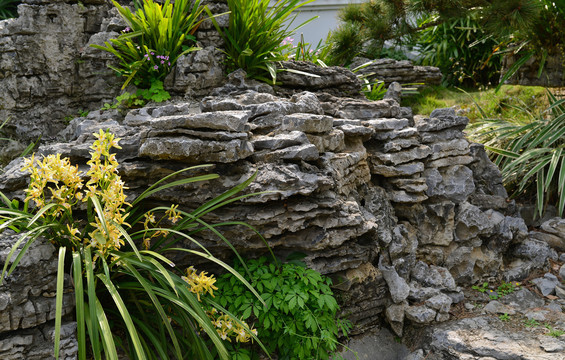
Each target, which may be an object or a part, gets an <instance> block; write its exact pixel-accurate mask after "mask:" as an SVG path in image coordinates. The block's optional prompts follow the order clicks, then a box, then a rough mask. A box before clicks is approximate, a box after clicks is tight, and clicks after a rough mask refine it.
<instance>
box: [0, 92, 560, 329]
mask: <svg viewBox="0 0 565 360" xmlns="http://www.w3.org/2000/svg"><path fill="white" fill-rule="evenodd" d="M218 93H222V91H221V90H219V91H218ZM116 119H117V120H116ZM116 119H114V118H113V116H112V113H111V112H109V113H105V114H104V113H100V112H91V114H89V115H88V116H87V117H86V118H77V119H75V120H73V121H72V122H71V124H70V125H69V126H68V127H67V129H65V131H63V132H62V133H61V134H60V137H61V140H62V141H61V142H58V143H51V144H47V145H43V146H41V147H40V148H39V150H38V153H39V154H44V155H45V154H49V153H61V154H62V156H68V157H70V158H71V159H72V161H73V162H76V163H79V164H85V163H86V161H87V159H88V158H89V148H88V147H89V146H90V143H91V142H92V141H93V136H92V133H94V132H96V131H97V130H98V129H104V130H109V131H111V132H113V133H115V134H116V135H117V136H118V137H120V138H121V141H120V144H121V146H122V150H118V151H117V157H118V160H119V161H120V164H121V166H120V169H119V171H120V175H121V176H122V177H123V179H124V180H125V181H126V183H127V185H128V187H129V190H128V192H129V193H130V194H132V195H135V194H139V193H140V192H141V191H143V190H144V189H145V188H146V187H147V186H148V185H149V184H150V183H153V182H155V181H157V180H159V179H160V178H161V177H163V176H164V175H166V174H169V173H171V172H172V171H174V170H178V169H180V168H182V167H185V166H189V165H195V164H202V163H212V164H214V166H213V168H212V169H210V170H209V171H213V172H216V173H218V174H220V175H221V177H220V178H219V179H218V180H214V181H210V182H207V183H204V184H197V185H192V186H188V185H187V186H184V187H182V188H176V189H170V190H167V191H163V192H160V193H156V194H154V195H153V196H152V199H151V200H152V201H153V202H156V203H159V202H163V203H170V202H173V203H178V204H180V206H181V207H184V208H186V209H191V208H195V207H196V206H198V205H199V204H201V203H203V202H204V201H206V200H208V199H210V198H212V197H213V196H216V195H218V194H220V193H221V192H223V191H225V190H228V189H230V188H231V187H233V186H234V185H235V184H238V183H240V182H242V181H243V180H245V179H247V178H249V177H250V176H251V175H253V174H254V173H257V178H256V179H255V181H254V182H253V183H252V184H251V185H250V186H249V187H248V189H246V191H247V192H249V193H250V192H259V191H271V192H270V193H264V194H261V195H256V196H253V197H250V198H247V199H245V200H244V201H242V202H240V203H237V204H234V205H233V206H230V207H228V208H223V209H219V210H218V211H216V212H215V213H214V215H213V216H212V217H211V218H210V219H209V220H210V221H232V220H244V221H246V222H248V223H249V224H251V225H253V226H254V227H256V228H257V229H258V230H259V231H260V233H261V234H262V235H263V236H264V237H265V239H266V240H267V241H268V243H269V245H270V246H271V247H272V248H273V249H274V251H275V252H276V253H278V254H279V255H282V256H284V255H285V254H289V253H291V252H296V251H298V252H302V253H304V254H306V255H307V256H306V258H305V261H306V262H307V264H308V265H309V266H311V267H313V268H314V269H317V270H319V271H320V272H322V273H324V274H327V275H330V276H332V277H333V278H334V279H336V284H338V285H337V287H338V288H339V289H340V290H341V291H340V296H341V299H342V303H343V311H344V313H346V314H348V318H349V319H350V320H351V321H352V322H353V323H354V324H355V325H356V328H355V330H354V333H361V332H363V331H365V330H366V329H369V328H371V327H373V326H374V325H375V324H377V323H378V322H379V321H380V319H381V318H385V319H386V321H387V322H388V323H389V324H390V326H391V328H392V329H393V331H395V332H396V333H397V334H398V335H401V334H402V333H403V329H404V326H405V324H406V323H407V322H408V323H410V324H414V325H429V324H431V323H436V322H443V321H445V320H448V319H449V317H450V316H449V311H450V308H451V307H452V305H454V304H457V303H458V302H460V301H461V300H462V299H463V293H462V291H461V288H460V286H461V285H468V284H471V283H473V282H475V281H477V280H479V279H483V278H486V277H489V276H497V275H500V274H501V273H502V270H503V269H505V266H504V263H503V262H504V260H505V259H506V256H507V255H509V254H513V255H516V256H520V261H521V264H522V265H521V268H523V267H524V266H527V267H529V268H530V269H533V268H535V267H540V266H543V264H544V262H545V260H546V258H547V257H550V256H553V255H554V254H553V253H552V250H551V249H550V247H549V246H548V245H547V243H543V242H537V243H536V246H534V247H532V246H529V245H527V244H528V241H530V242H531V241H534V240H531V239H529V240H527V235H528V232H527V229H526V227H525V224H524V223H523V221H522V220H521V219H520V218H517V217H513V216H512V207H511V206H509V205H508V203H507V202H506V201H505V200H506V193H505V192H504V190H503V188H500V187H498V186H497V185H496V184H497V183H500V181H499V179H500V175H499V173H498V172H497V170H496V168H494V167H492V166H491V165H490V163H489V162H488V158H487V157H486V156H485V155H484V150H483V149H482V148H481V147H480V146H478V145H471V144H470V143H469V142H468V141H467V140H466V139H465V138H464V134H463V132H462V130H463V129H464V127H465V125H466V124H467V121H468V120H467V119H466V118H464V117H461V116H458V115H457V114H456V113H455V112H454V111H453V110H452V109H440V110H436V111H434V112H433V113H432V114H431V116H430V117H429V118H423V117H416V118H415V119H414V118H413V117H412V115H411V111H410V109H407V108H402V107H400V106H399V105H398V103H397V102H396V101H394V100H392V99H388V100H382V101H377V102H371V101H365V100H361V99H350V98H338V97H335V96H333V95H329V94H319V95H316V94H313V93H309V92H302V93H299V94H295V95H294V96H292V97H291V98H290V99H288V98H281V97H277V96H275V95H273V94H272V93H260V92H256V91H253V90H246V91H238V92H236V93H232V94H231V95H218V96H212V97H207V98H205V99H203V100H202V101H201V102H199V107H195V106H194V103H183V102H179V103H174V104H173V103H171V104H168V105H157V106H146V107H144V108H141V109H136V110H132V111H130V112H129V113H128V114H127V115H126V116H125V118H124V119H123V120H119V118H118V117H116ZM21 164H22V162H21V160H15V161H13V162H12V163H11V164H10V165H8V166H7V167H6V168H5V172H4V173H3V174H2V175H0V191H2V192H4V193H6V194H8V195H9V196H10V197H16V198H18V197H19V198H21V197H22V196H23V194H22V190H23V188H25V186H26V182H27V175H26V174H25V173H23V172H21V171H20V170H19V169H20V168H21ZM200 171H203V170H200ZM488 171H494V172H495V174H486V173H487V172H488ZM489 177H492V178H495V179H497V182H495V183H489V184H482V183H481V181H482V179H484V178H489ZM479 195H480V196H479ZM477 199H478V200H477ZM489 199H491V200H489ZM491 204H498V205H497V206H498V207H496V208H493V206H490V205H491ZM224 234H225V235H226V237H227V238H228V239H229V240H230V241H231V242H232V244H233V245H234V246H235V247H236V248H237V249H238V250H239V251H240V252H241V253H243V254H245V255H248V256H258V255H260V254H263V253H265V246H264V244H263V243H262V241H261V240H260V239H259V238H258V237H257V236H256V234H255V233H253V232H251V231H248V229H246V228H240V227H229V228H226V229H224ZM201 241H202V243H203V244H204V245H205V246H206V247H207V248H208V249H209V250H210V251H212V253H214V254H215V255H217V256H220V257H223V258H227V259H229V258H231V257H232V256H233V254H232V253H231V252H230V251H229V250H228V249H227V248H226V247H225V245H223V243H221V242H219V241H214V240H210V239H208V238H206V239H201ZM185 246H191V245H190V244H185ZM518 249H522V250H520V251H518ZM540 249H541V250H544V251H540ZM530 250H533V251H534V253H532V251H530ZM187 261H188V260H187V259H183V258H177V259H175V262H176V263H177V264H182V263H183V262H187ZM524 264H525V265H524ZM385 310H386V311H385Z"/></svg>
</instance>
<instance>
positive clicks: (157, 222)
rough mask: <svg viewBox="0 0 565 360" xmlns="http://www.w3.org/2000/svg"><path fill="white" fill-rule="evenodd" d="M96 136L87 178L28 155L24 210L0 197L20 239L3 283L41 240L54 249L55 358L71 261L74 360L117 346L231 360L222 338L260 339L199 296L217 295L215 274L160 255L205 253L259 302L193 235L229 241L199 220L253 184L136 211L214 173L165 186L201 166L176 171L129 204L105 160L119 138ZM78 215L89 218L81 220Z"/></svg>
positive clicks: (61, 163) (0, 222)
mask: <svg viewBox="0 0 565 360" xmlns="http://www.w3.org/2000/svg"><path fill="white" fill-rule="evenodd" d="M95 136H96V138H97V139H96V141H95V142H94V144H93V145H92V146H91V149H92V150H93V151H92V152H91V160H90V161H89V162H88V163H87V164H88V165H90V170H88V171H87V173H86V174H82V173H81V171H79V169H78V166H72V165H71V164H70V160H69V159H68V158H61V156H60V154H57V155H48V156H46V157H44V158H43V159H41V160H39V159H35V158H34V157H33V156H32V157H31V158H30V159H26V160H25V167H24V170H27V171H29V172H30V185H29V188H28V189H27V190H26V193H27V198H26V200H25V203H24V204H23V206H20V204H19V203H18V201H16V200H13V201H10V200H9V199H8V198H6V196H4V195H3V194H1V193H0V199H1V203H3V204H2V205H1V206H0V232H1V231H3V230H5V229H8V228H9V229H12V230H14V231H16V232H21V236H20V238H19V240H18V241H17V242H16V243H15V244H14V245H13V247H12V249H11V251H10V252H9V254H8V255H7V257H6V261H5V264H4V266H3V270H2V275H1V277H0V281H1V280H2V279H3V278H4V276H5V275H9V274H10V273H12V272H13V271H14V269H15V267H16V266H17V265H18V263H19V262H20V260H21V259H22V256H24V255H25V253H26V250H27V249H28V248H29V246H30V245H31V244H32V243H33V242H34V241H36V240H37V239H38V238H39V237H40V236H45V237H46V238H48V239H49V240H50V241H51V242H52V243H53V244H54V245H55V246H57V247H58V253H59V260H58V273H57V292H56V294H57V295H56V310H55V347H54V356H55V358H58V354H59V341H60V328H61V314H62V302H63V283H64V278H65V269H66V268H68V265H69V264H68V262H70V263H71V270H70V272H71V276H72V279H73V285H74V289H75V302H76V320H77V339H78V357H79V359H80V360H85V359H86V358H87V354H90V355H88V356H89V358H91V357H92V358H94V359H97V360H98V359H102V358H106V359H112V360H114V359H117V358H118V355H117V353H118V349H121V350H122V351H125V352H126V353H127V354H128V356H129V358H135V359H169V358H176V359H186V358H189V359H217V358H221V359H228V358H229V357H228V352H227V350H226V348H225V345H224V339H228V337H229V336H233V337H234V341H235V342H247V341H249V340H250V339H251V338H254V339H257V338H256V337H255V333H256V332H255V331H254V330H253V329H251V328H249V327H248V326H247V324H245V323H244V322H243V321H240V320H238V319H237V318H235V317H234V316H233V315H231V314H229V313H227V312H225V311H222V310H221V309H217V308H216V307H215V306H214V305H215V303H213V302H212V301H211V300H210V299H209V298H207V297H206V296H205V294H211V295H213V291H214V290H216V287H215V286H214V282H215V279H214V278H213V277H211V276H207V275H206V273H200V274H197V273H196V271H195V270H194V269H193V268H192V267H190V268H189V269H187V270H186V272H185V271H181V270H179V269H177V268H176V266H175V264H174V263H173V262H172V261H171V260H169V259H168V258H167V257H166V252H172V251H175V252H183V253H185V254H192V255H196V256H201V257H203V258H205V259H207V260H210V261H212V262H214V263H216V264H218V265H220V266H223V267H224V268H225V269H226V270H228V271H230V272H231V274H233V275H234V278H236V279H239V280H240V281H241V283H242V284H244V286H246V287H247V288H248V289H249V290H250V291H251V292H252V293H254V294H255V295H256V296H258V294H257V293H256V292H255V290H253V288H252V287H251V286H250V285H249V283H248V282H246V281H245V280H244V279H243V278H242V277H241V275H240V274H239V273H237V272H236V271H235V270H233V269H232V268H231V267H229V266H228V265H226V264H224V263H223V262H221V261H220V260H218V259H216V258H215V257H213V256H212V255H211V254H210V253H209V252H208V251H207V250H206V249H205V248H204V247H202V246H201V245H200V244H199V243H198V242H197V241H196V240H195V238H194V235H195V234H196V233H199V232H200V231H202V230H204V229H208V230H211V231H212V232H213V233H215V234H216V235H217V236H218V237H219V238H220V239H221V240H223V241H225V242H227V239H225V238H224V237H223V236H222V235H221V233H219V232H218V230H217V229H216V225H211V224H207V223H206V222H204V221H203V220H202V217H203V216H204V215H206V214H207V213H209V212H210V211H212V210H213V209H216V208H218V207H221V206H223V205H225V204H227V203H230V202H232V201H235V200H237V199H238V198H235V199H234V198H233V195H235V194H236V193H237V192H239V191H241V190H242V189H243V188H244V187H245V186H247V184H249V182H250V181H251V180H252V179H253V178H251V179H249V180H248V181H246V182H244V183H242V184H240V185H238V186H236V187H234V188H233V189H231V190H229V191H227V192H226V193H224V194H222V195H221V196H219V197H217V198H215V199H213V200H211V201H209V202H207V203H205V204H203V205H202V206H200V207H199V208H198V209H196V210H195V211H193V212H191V213H187V212H184V211H181V210H179V209H178V208H177V205H171V206H170V207H156V208H153V209H151V210H149V211H141V208H140V201H142V200H143V199H145V198H147V197H148V196H151V195H152V194H154V193H155V192H157V191H160V190H163V189H167V188H169V187H171V186H175V185H182V184H188V183H192V182H196V181H204V180H209V179H214V178H217V177H218V176H217V175H215V174H206V175H199V176H194V177H189V178H184V179H180V180H175V181H172V182H170V181H171V180H173V179H175V178H176V177H178V176H179V175H180V174H182V173H183V172H185V171H187V170H191V169H196V168H202V166H200V167H194V168H189V169H184V170H180V171H177V172H175V173H172V174H170V175H168V176H166V177H165V178H163V179H162V180H160V181H158V182H157V183H155V184H154V185H152V186H151V187H150V188H149V189H148V190H146V191H145V192H143V193H142V194H141V195H140V196H139V197H137V198H136V199H135V200H133V201H131V204H129V203H128V202H126V196H125V192H124V190H125V189H126V187H125V184H124V182H123V181H122V180H121V178H120V176H119V175H118V172H117V167H118V163H117V161H116V155H115V154H113V153H110V150H111V148H113V147H115V148H119V146H118V140H119V139H116V138H115V137H114V135H112V134H110V133H108V132H106V133H104V132H103V131H102V130H100V132H99V133H98V134H95ZM85 175H86V176H85ZM85 181H86V182H85ZM164 182H168V183H164ZM84 209H86V215H85V216H78V214H81V212H83V211H84ZM224 225H225V224H224ZM228 225H230V224H228ZM179 239H185V240H189V241H192V242H193V243H195V244H196V245H197V246H198V247H199V248H200V249H201V250H199V251H195V250H188V249H180V248H174V244H175V243H176V242H177V241H178V240H179ZM140 244H141V249H138V245H140ZM18 249H21V251H19V253H17V250H18ZM67 254H68V256H67ZM238 256H239V255H238ZM226 321H230V323H231V324H232V326H231V327H230V329H232V330H233V331H231V332H223V333H221V332H220V330H221V329H223V328H222V324H223V322H226ZM218 324H219V325H220V326H218ZM219 329H220V330H219ZM235 331H237V333H236V332H235ZM87 334H88V336H87ZM87 339H88V344H87ZM124 339H125V340H124ZM87 347H88V350H87Z"/></svg>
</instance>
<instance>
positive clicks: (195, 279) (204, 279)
mask: <svg viewBox="0 0 565 360" xmlns="http://www.w3.org/2000/svg"><path fill="white" fill-rule="evenodd" d="M206 274H207V272H205V271H201V272H200V274H197V273H196V270H195V269H194V266H191V267H189V268H188V269H186V276H183V277H182V279H183V280H184V281H185V282H186V283H187V284H188V289H189V290H190V291H191V292H192V293H194V294H196V296H197V297H198V301H200V295H203V294H206V293H209V294H210V295H211V296H212V297H214V290H218V288H217V287H215V286H214V283H215V282H216V279H215V278H214V275H212V276H207V275H206Z"/></svg>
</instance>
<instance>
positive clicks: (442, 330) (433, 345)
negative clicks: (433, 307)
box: [427, 317, 562, 360]
mask: <svg viewBox="0 0 565 360" xmlns="http://www.w3.org/2000/svg"><path fill="white" fill-rule="evenodd" d="M497 322H498V323H500V320H499V319H498V318H496V317H477V318H468V319H462V320H458V321H456V322H450V323H446V324H443V325H439V326H437V327H434V328H432V330H431V335H430V342H429V346H428V347H427V348H428V350H429V353H428V358H430V359H469V360H479V359H489V360H490V359H500V360H511V359H524V360H556V359H558V357H556V353H554V352H553V351H554V349H558V348H559V345H553V344H552V345H549V344H548V346H547V349H548V350H546V349H544V348H543V346H542V347H540V338H538V336H537V335H532V334H531V333H528V332H527V331H525V330H516V331H515V330H511V329H508V328H504V327H503V326H498V323H497ZM546 337H547V336H546ZM548 338H549V337H548ZM550 342H553V341H550ZM561 342H562V340H558V343H561ZM557 356H560V355H557Z"/></svg>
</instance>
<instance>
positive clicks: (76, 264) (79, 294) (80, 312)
mask: <svg viewBox="0 0 565 360" xmlns="http://www.w3.org/2000/svg"><path fill="white" fill-rule="evenodd" d="M73 280H74V285H75V307H76V319H77V341H78V358H79V360H86V329H85V319H84V314H85V307H84V305H85V304H84V289H83V284H82V282H83V276H82V257H81V255H80V252H79V251H73Z"/></svg>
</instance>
